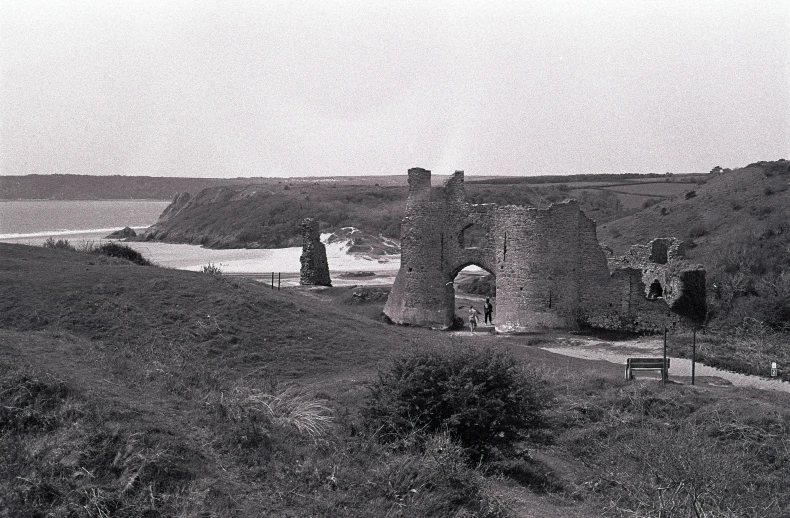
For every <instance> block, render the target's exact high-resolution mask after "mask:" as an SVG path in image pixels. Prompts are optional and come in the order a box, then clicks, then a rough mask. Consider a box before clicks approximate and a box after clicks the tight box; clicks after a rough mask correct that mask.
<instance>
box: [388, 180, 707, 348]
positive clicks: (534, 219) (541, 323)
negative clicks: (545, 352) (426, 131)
mask: <svg viewBox="0 0 790 518" xmlns="http://www.w3.org/2000/svg"><path fill="white" fill-rule="evenodd" d="M463 182H464V175H463V172H462V171H457V172H456V173H455V174H454V175H453V176H452V177H451V178H450V179H448V180H447V181H446V182H445V184H444V185H443V186H442V187H432V186H431V173H430V171H427V170H425V169H419V168H415V169H410V170H409V197H408V199H407V203H406V212H405V214H404V218H403V221H402V225H401V268H400V270H399V272H398V276H397V277H396V279H395V284H394V285H393V288H392V291H391V292H390V296H389V298H388V299H387V304H386V305H385V307H384V313H385V314H386V315H387V316H388V317H389V318H390V319H392V320H393V321H394V322H396V323H402V324H411V325H421V326H431V327H447V326H449V325H450V324H451V323H452V321H453V318H454V309H455V290H454V287H453V280H454V279H455V276H456V275H457V274H458V272H459V271H460V270H462V269H463V268H465V267H466V266H469V265H472V264H474V265H477V266H480V267H481V268H483V269H485V270H487V271H488V272H489V273H492V274H493V275H494V276H495V277H496V292H497V297H496V314H497V320H496V329H497V331H501V332H510V331H532V330H539V329H546V328H566V329H567V328H570V329H573V328H577V327H579V326H591V327H599V328H605V329H618V330H630V331H648V330H649V331H655V330H660V329H663V326H665V325H666V326H672V325H675V324H677V323H678V322H680V321H681V320H682V318H684V316H685V317H687V318H696V317H698V314H699V304H700V302H701V303H702V305H703V308H704V300H705V298H704V295H705V294H704V270H703V269H702V268H701V267H697V266H693V267H690V266H688V265H685V263H683V262H682V260H681V259H680V256H681V255H682V246H681V243H680V242H678V241H676V240H666V239H665V240H655V241H654V242H651V244H650V245H648V246H647V247H643V248H644V249H642V248H638V249H636V248H635V249H634V251H633V253H632V254H630V255H629V256H628V258H626V259H623V258H620V259H618V260H607V256H606V254H605V253H604V250H603V249H602V248H601V245H600V244H599V242H598V237H597V234H596V227H595V222H594V221H593V220H591V219H589V218H588V217H587V216H586V215H585V214H584V213H583V212H582V211H581V209H580V208H579V205H578V203H577V202H575V201H572V200H569V201H565V202H562V203H556V204H553V205H551V206H550V207H549V208H547V209H535V208H529V207H520V206H513V205H509V206H497V205H494V204H485V205H473V204H470V203H467V202H466V193H465V190H464V185H463ZM480 236H483V237H482V238H481V237H480ZM700 275H701V277H700ZM700 279H701V281H702V283H701V287H700V283H699V281H700ZM655 280H658V282H659V284H660V286H662V295H661V296H660V297H658V296H655V294H652V295H651V293H650V286H651V284H652V282H653V281H655ZM646 283H647V284H646ZM700 290H701V291H700ZM665 294H666V295H665ZM690 308H694V310H693V311H692V310H691V309H690Z"/></svg>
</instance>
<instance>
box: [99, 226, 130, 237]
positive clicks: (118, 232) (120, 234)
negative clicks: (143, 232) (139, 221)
mask: <svg viewBox="0 0 790 518" xmlns="http://www.w3.org/2000/svg"><path fill="white" fill-rule="evenodd" d="M133 237H137V232H135V231H134V229H133V228H131V227H124V228H122V229H121V230H116V231H115V232H113V233H112V234H109V235H107V236H104V239H129V238H133Z"/></svg>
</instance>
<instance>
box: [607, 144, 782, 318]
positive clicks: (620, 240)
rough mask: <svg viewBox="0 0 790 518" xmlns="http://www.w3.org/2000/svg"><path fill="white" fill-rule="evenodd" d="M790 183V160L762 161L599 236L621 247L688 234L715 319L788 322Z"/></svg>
mask: <svg viewBox="0 0 790 518" xmlns="http://www.w3.org/2000/svg"><path fill="white" fill-rule="evenodd" d="M788 187H790V162H788V161H786V160H780V161H777V162H758V163H755V164H751V165H749V166H747V167H744V168H741V169H735V170H733V171H729V172H725V173H720V174H717V175H714V176H713V177H712V178H711V179H710V180H709V181H708V182H707V183H706V184H704V185H700V186H698V187H697V188H696V189H694V190H690V191H688V192H687V193H685V194H684V195H682V196H676V197H674V198H672V199H669V200H665V201H662V202H660V203H657V204H655V205H653V206H650V207H648V208H646V209H644V210H642V211H640V212H638V213H636V214H633V215H631V216H628V217H625V218H622V219H619V220H617V221H612V222H610V223H608V224H606V225H603V226H601V227H600V228H599V230H598V235H599V238H600V239H601V241H603V242H605V243H607V244H608V245H609V246H611V247H612V249H613V250H614V251H615V253H622V252H623V251H625V250H626V249H627V248H628V247H629V246H630V245H631V244H632V243H645V242H647V241H649V240H650V239H653V238H654V237H660V236H676V237H679V238H681V239H684V240H686V241H687V242H688V244H689V250H688V257H689V258H690V259H691V260H695V261H698V262H700V263H702V264H704V265H705V266H706V268H707V269H708V293H709V295H710V306H711V308H712V315H711V316H712V317H713V318H714V319H718V322H719V323H721V324H725V325H729V326H737V325H742V324H743V323H744V321H745V320H749V319H752V320H754V319H756V320H757V321H760V322H763V323H764V324H765V325H768V326H770V327H772V328H774V329H778V328H782V327H785V326H790V272H788V269H787V268H788V265H789V264H790V189H788Z"/></svg>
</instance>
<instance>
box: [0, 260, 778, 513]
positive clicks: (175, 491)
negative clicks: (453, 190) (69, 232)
mask: <svg viewBox="0 0 790 518" xmlns="http://www.w3.org/2000/svg"><path fill="white" fill-rule="evenodd" d="M0 291H1V292H2V294H3V297H2V298H0V400H1V403H0V417H2V419H0V457H2V459H0V516H9V517H10V516H47V515H49V516H221V517H225V516H228V517H229V516H262V515H264V516H372V515H381V516H437V517H438V516H542V517H548V518H552V517H593V516H635V515H636V516H703V515H704V516H766V517H774V516H775V517H780V516H787V515H788V514H790V495H788V494H787V492H786V491H785V490H784V489H785V485H786V481H787V480H788V478H790V471H788V470H790V397H789V396H788V394H787V393H782V392H765V391H758V390H750V389H735V388H733V387H730V386H726V384H721V383H718V382H716V380H709V381H710V383H707V382H706V383H701V384H699V385H697V386H694V387H692V386H690V385H689V384H688V380H687V379H685V378H677V379H674V378H673V383H672V384H669V385H666V386H663V385H662V384H661V383H660V382H658V381H657V380H656V379H655V378H654V377H651V376H650V374H646V375H644V376H641V377H639V378H638V379H637V380H634V381H625V380H623V379H622V367H621V366H619V365H615V364H612V363H608V362H601V361H587V360H581V359H575V358H571V357H567V356H560V355H556V354H552V353H549V352H547V351H545V350H543V349H541V346H545V345H551V344H556V343H557V342H558V341H565V340H566V338H567V336H565V335H549V334H534V335H527V336H513V337H507V336H496V335H491V334H483V333H481V334H476V335H475V337H471V336H470V335H469V334H468V333H465V332H464V333H443V332H436V331H430V330H425V329H416V328H409V327H399V326H392V325H388V324H387V323H385V322H383V321H382V319H381V314H380V312H381V307H382V306H383V302H384V298H385V297H386V293H387V291H386V288H361V287H338V288H331V289H288V290H281V291H277V290H272V289H270V288H269V287H266V286H262V285H260V284H257V283H254V282H248V281H246V280H244V279H238V278H227V277H223V276H215V275H207V274H202V273H198V272H185V271H177V270H169V269H163V268H157V267H151V266H139V265H136V264H132V263H130V262H128V261H125V260H122V259H117V258H109V257H104V256H97V255H94V254H85V253H80V252H74V251H69V250H56V249H44V248H38V247H24V246H19V245H0ZM468 348H472V349H474V350H478V351H486V350H490V351H495V352H498V353H499V352H501V353H505V354H507V355H509V356H510V357H512V358H514V359H515V360H516V362H517V363H518V364H519V365H521V366H523V367H524V368H526V369H527V370H526V371H525V372H527V373H529V376H531V379H533V380H536V381H540V380H545V387H546V390H547V398H548V399H546V401H547V402H548V403H549V407H548V410H547V412H546V419H547V420H548V423H549V428H548V437H547V438H545V440H543V441H539V442H535V443H525V444H523V445H521V446H522V447H523V448H524V449H525V453H523V454H521V455H518V456H500V457H497V458H491V459H488V460H486V461H485V462H483V463H480V464H474V463H472V464H470V463H468V462H466V461H465V459H466V457H465V453H464V452H463V451H461V450H460V449H459V448H458V447H457V445H455V444H454V443H453V441H452V440H451V437H448V436H447V435H443V434H437V435H435V436H431V437H430V438H428V439H426V440H425V441H422V442H421V441H415V440H414V437H416V436H413V435H409V436H405V437H403V438H402V440H400V442H398V443H396V444H393V443H385V442H382V441H380V440H379V437H378V435H377V432H376V430H372V429H370V428H368V427H367V426H366V421H365V418H364V416H363V414H362V413H361V410H362V409H363V408H364V406H365V404H366V403H365V402H366V401H367V400H368V397H369V394H370V387H371V385H372V384H373V383H375V382H376V380H377V379H378V373H379V371H386V370H387V369H388V368H390V366H391V365H392V362H393V360H394V359H396V358H403V357H409V356H411V355H413V354H415V353H418V352H420V351H437V353H443V354H447V353H449V354H453V351H464V350H468ZM540 383H543V382H540ZM426 441H427V442H426Z"/></svg>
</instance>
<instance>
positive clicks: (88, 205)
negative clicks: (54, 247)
mask: <svg viewBox="0 0 790 518" xmlns="http://www.w3.org/2000/svg"><path fill="white" fill-rule="evenodd" d="M169 203H170V202H169V201H159V200H98V201H93V200H8V201H0V239H2V240H4V241H5V240H12V239H13V240H25V239H29V240H37V239H38V238H41V237H44V238H47V237H49V236H64V237H63V238H64V239H68V236H70V235H83V234H95V233H103V234H109V233H110V232H112V231H114V230H118V229H120V228H124V227H132V228H137V229H143V228H146V227H149V226H151V225H153V224H154V223H156V220H157V219H158V218H159V215H160V214H161V213H162V211H164V210H165V207H167V205H168V204H169Z"/></svg>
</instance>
